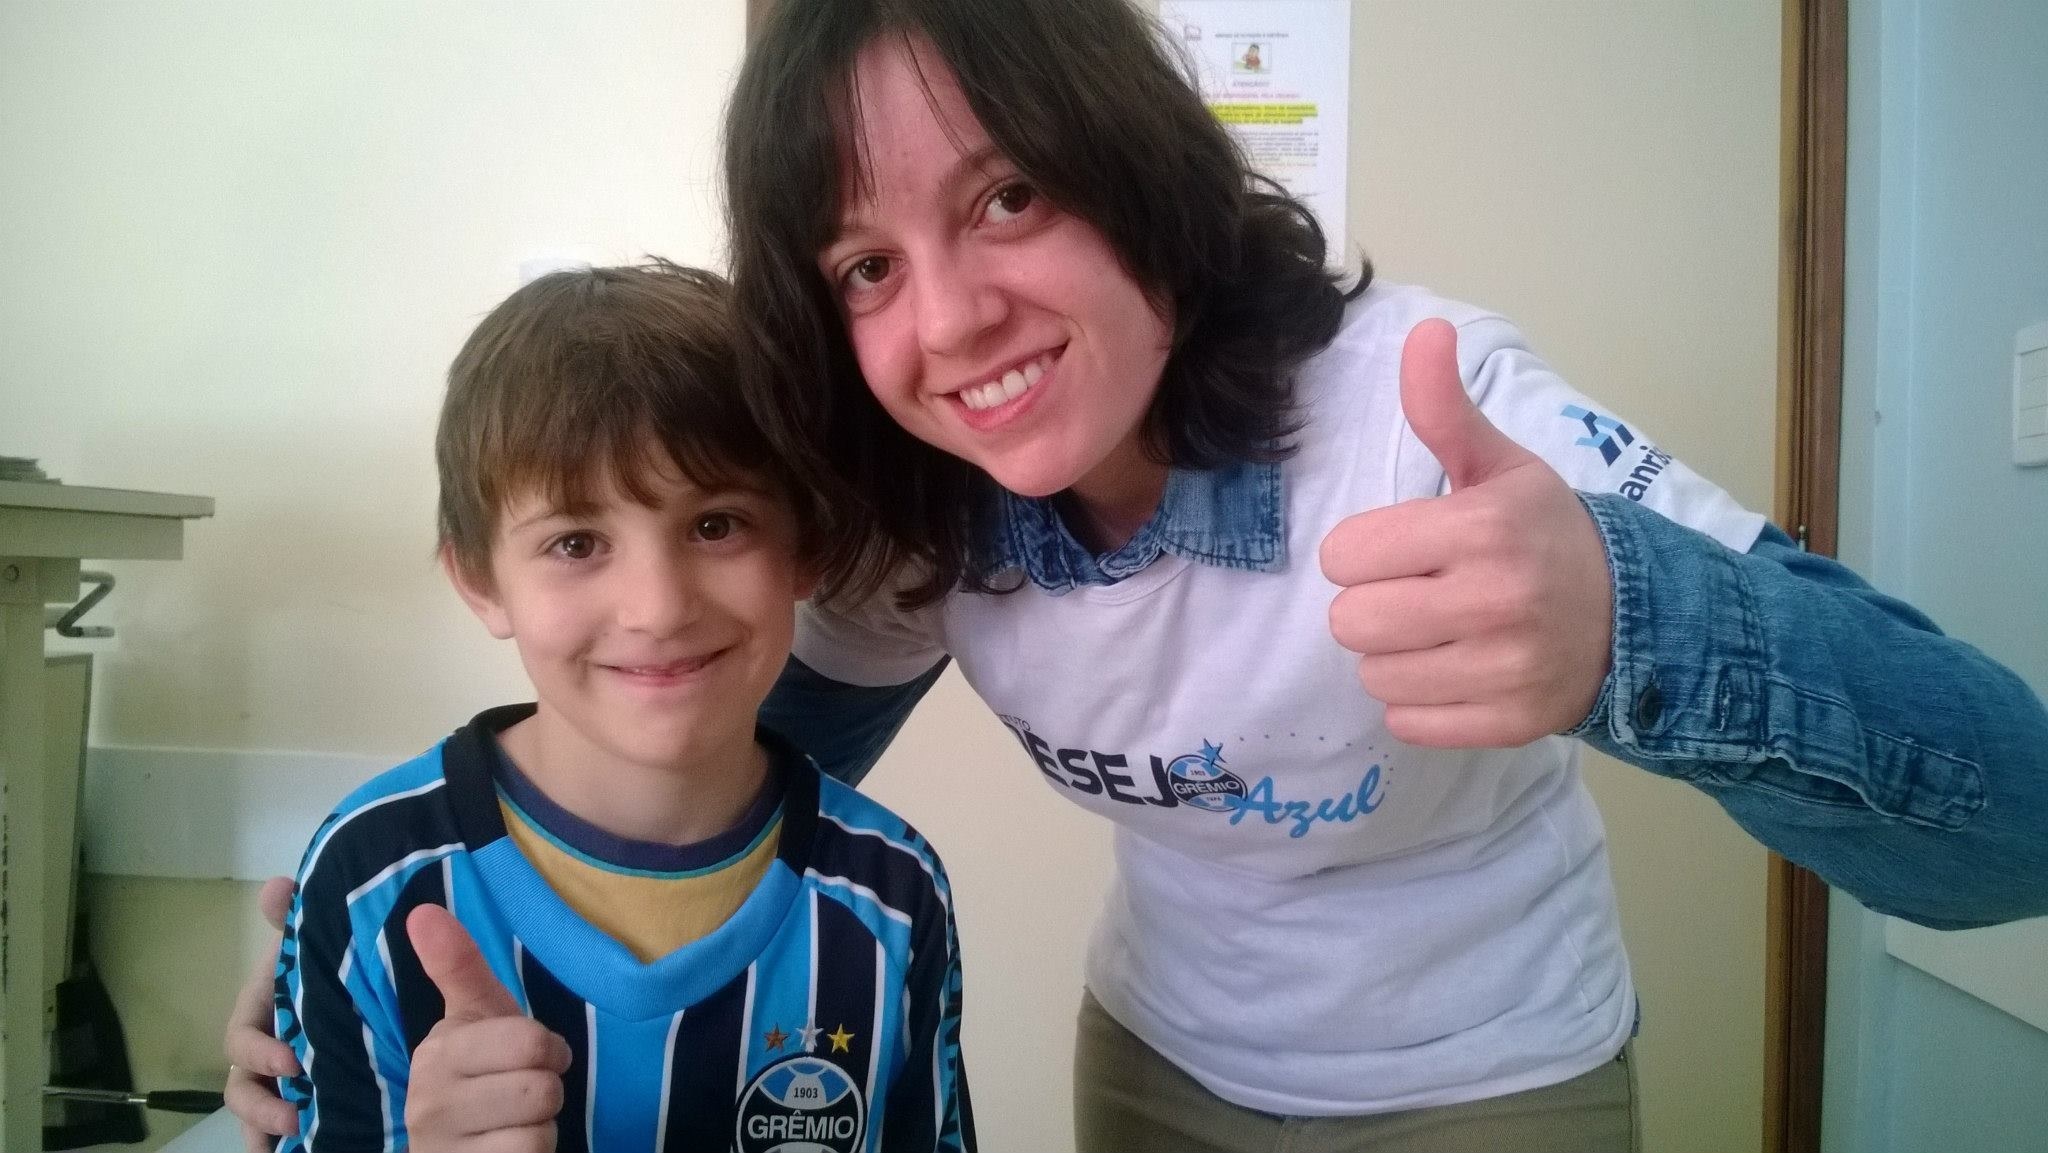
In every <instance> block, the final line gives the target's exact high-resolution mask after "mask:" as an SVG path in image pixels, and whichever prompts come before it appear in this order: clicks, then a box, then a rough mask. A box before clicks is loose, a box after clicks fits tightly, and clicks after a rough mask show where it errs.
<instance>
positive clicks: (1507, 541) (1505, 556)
mask: <svg viewBox="0 0 2048 1153" xmlns="http://www.w3.org/2000/svg"><path fill="white" fill-rule="evenodd" d="M1401 408H1402V411H1403V413H1404V414H1405V415H1406V416H1407V418H1408V425H1409V427H1410V428H1412V429H1413V430H1414V431H1415V435H1416V436H1417V437H1418V438H1419V439H1420V440H1421V441H1422V443H1423V444H1424V446H1426V447H1427V448H1428V449H1429V450H1430V452H1432V453H1434V454H1435V455H1436V458H1437V460H1438V461H1439V462H1441V463H1442V464H1443V466H1444V471H1445V472H1446V474H1447V475H1448V476H1449V478H1450V482H1451V492H1450V493H1449V494H1448V495H1445V496H1440V497H1426V498H1422V499H1418V500H1410V501H1404V502H1402V503H1401V504H1397V505H1392V506H1390V507H1387V508H1379V509H1373V510H1371V511H1369V512H1363V513H1359V514H1358V515H1356V516H1351V517H1347V518H1345V519H1344V520H1342V521H1340V522H1338V524H1337V526H1336V527H1335V528H1333V529H1331V530H1330V533H1329V535H1328V536H1326V537H1324V538H1323V547H1322V565H1323V575H1324V576H1326V577H1328V578H1329V579H1330V581H1331V582H1332V583H1334V584H1336V585H1338V586H1339V589H1340V591H1339V592H1338V594H1337V598H1336V600H1335V601H1334V602H1332V604H1331V605H1330V631H1331V633H1332V634H1333V635H1334V636H1335V637H1336V638H1337V643H1339V644H1341V645H1343V646H1344V647H1345V648H1347V649H1350V650H1352V651H1353V652H1356V653H1358V654H1359V656H1360V659H1359V665H1358V675H1359V679H1360V680H1361V681H1362V682H1364V684H1365V688H1366V691H1367V692H1369V693H1371V694H1372V695H1373V696H1374V697H1376V698H1378V699H1379V700H1381V701H1382V702H1384V703H1385V704H1386V706H1387V729H1388V731H1390V732H1391V733H1393V735H1394V736H1395V737H1396V738H1398V739H1400V740H1403V741H1406V742H1408V743H1410V744H1416V745H1433V746H1440V747H1461V748H1480V747H1509V746H1513V745H1521V744H1527V743H1528V742H1530V741H1533V740H1535V739H1536V738H1538V737H1542V736H1546V735H1548V734H1551V733H1556V732H1561V731H1563V730H1565V729H1568V728H1571V727H1573V726H1575V725H1577V724H1578V723H1579V722H1580V721H1582V720H1584V719H1585V717H1586V715H1587V713H1589V712H1591V711H1592V708H1593V702H1594V700H1595V699H1596V698H1597V697H1598V696H1599V693H1600V684H1601V682H1602V681H1603V680H1605V679H1606V676H1607V668H1608V665H1609V662H1610V659H1611V658H1610V646H1611V645H1612V643H1613V633H1614V620H1613V615H1614V587H1613V583H1612V582H1613V578H1612V577H1611V576H1610V575H1609V573H1608V569H1607V550H1606V547H1605V546H1604V545H1603V544H1602V543H1601V540H1600V533H1599V530H1598V529H1596V528H1595V527H1594V526H1593V520H1592V518H1591V517H1590V516H1589V515H1587V513H1586V510H1585V507H1584V506H1583V505H1581V504H1580V503H1579V498H1578V497H1577V495H1576V494H1574V493H1573V492H1572V490H1571V489H1570V487H1568V486H1567V485H1566V484H1565V482H1564V478H1563V477H1560V476H1559V475H1558V474H1557V473H1556V471H1555V470H1553V469H1552V468H1551V467H1550V466H1549V465H1548V464H1545V463H1544V462H1543V460H1542V458H1540V457H1538V456H1536V454H1534V453H1532V452H1530V451H1529V450H1527V449H1525V448H1523V447H1522V446H1521V445H1519V444H1516V443H1515V442H1514V441H1513V440H1511V439H1509V438H1508V436H1507V435H1506V434H1504V433H1502V432H1501V431H1500V430H1499V429H1497V428H1495V427H1494V426H1493V424H1492V422H1490V421H1488V420H1487V419H1486V416H1485V414H1483V413H1481V412H1480V411H1479V409H1478V408H1477V407H1475V406H1474V405H1473V404H1472V400H1471V398H1470V397H1469V396H1468V395H1466V392H1465V386H1464V383H1463V381H1462V380H1461V379H1460V378H1459V375H1458V335H1457V330H1456V329H1455V328H1453V327H1452V326H1451V325H1450V324H1449V323H1448V322H1446V321H1442V320H1425V321H1423V322H1422V323H1421V324H1418V325H1416V326H1415V328H1414V329H1413V330H1412V331H1411V332H1409V334H1408V342H1407V344H1406V345H1405V346H1404V347H1403V349H1402V351H1401Z"/></svg>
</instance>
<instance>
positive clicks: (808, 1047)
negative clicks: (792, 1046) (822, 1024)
mask: <svg viewBox="0 0 2048 1153" xmlns="http://www.w3.org/2000/svg"><path fill="white" fill-rule="evenodd" d="M822 1032H824V1030H823V1029H820V1028H818V1024H817V1022H815V1021H810V1022H806V1023H804V1024H802V1025H798V1026H797V1027H796V1036H797V1044H799V1045H802V1046H803V1047H804V1052H806V1053H815V1052H817V1051H818V1034H820V1033H822Z"/></svg>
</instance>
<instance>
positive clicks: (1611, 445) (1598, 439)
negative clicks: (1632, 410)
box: [1562, 404, 1636, 464]
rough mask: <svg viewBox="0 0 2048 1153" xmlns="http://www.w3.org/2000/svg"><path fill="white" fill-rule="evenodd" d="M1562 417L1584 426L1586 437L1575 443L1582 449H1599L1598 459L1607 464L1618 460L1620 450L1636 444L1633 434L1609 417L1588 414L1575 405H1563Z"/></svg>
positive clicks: (1592, 413)
mask: <svg viewBox="0 0 2048 1153" xmlns="http://www.w3.org/2000/svg"><path fill="white" fill-rule="evenodd" d="M1562 415H1563V416H1564V417H1565V418H1566V419H1568V420H1575V421H1578V422H1579V423H1580V424H1583V425H1585V426H1586V435H1584V436H1582V437H1580V438H1579V439H1578V442H1577V443H1578V444H1579V445H1580V446H1581V447H1584V448H1595V449H1599V450H1600V459H1601V460H1604V461H1606V462H1607V463H1608V464H1613V463H1614V462H1615V461H1617V460H1620V459H1621V450H1622V449H1625V448H1627V447H1628V446H1629V445H1632V444H1634V443H1635V442H1636V437H1635V434H1634V433H1632V432H1630V431H1629V430H1628V426H1627V425H1625V424H1623V423H1621V422H1620V421H1618V420H1616V419H1614V418H1613V417H1611V416H1601V415H1600V414H1599V413H1597V412H1588V411H1587V410H1585V409H1583V408H1580V407H1579V406H1578V405H1576V404H1568V405H1565V406H1564V412H1563V414H1562Z"/></svg>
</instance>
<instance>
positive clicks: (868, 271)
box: [847, 256, 889, 285]
mask: <svg viewBox="0 0 2048 1153" xmlns="http://www.w3.org/2000/svg"><path fill="white" fill-rule="evenodd" d="M847 278H848V279H850V280H854V281H857V282H859V283H860V284H861V285H873V284H880V283H881V282H882V281H884V280H887V279H888V278H889V258H888V257H886V256H866V257H862V258H861V259H860V260H858V261H856V262H855V263H854V266H853V267H852V268H851V269H850V270H848V272H847Z"/></svg>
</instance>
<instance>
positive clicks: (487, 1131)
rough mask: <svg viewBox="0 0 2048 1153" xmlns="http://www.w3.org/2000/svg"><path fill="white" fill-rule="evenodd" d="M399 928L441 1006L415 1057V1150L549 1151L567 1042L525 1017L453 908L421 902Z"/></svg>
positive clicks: (410, 1102)
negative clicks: (437, 991) (443, 1008)
mask: <svg viewBox="0 0 2048 1153" xmlns="http://www.w3.org/2000/svg"><path fill="white" fill-rule="evenodd" d="M405 932H406V936H407V938H408V939H409V940H410V941H411V942H412V949H413V953H414V954H415V955H416V956H418V957H419V959H420V967H421V968H423V969H425V970H426V973H427V976H428V977H429V978H430V979H432V980H433V982H434V985H435V987H436V988H438V989H440V990H441V999H442V1001H443V1002H444V1003H445V1005H446V1011H445V1013H444V1015H443V1016H442V1018H441V1020H440V1021H439V1022H438V1023H436V1024H435V1025H434V1027H433V1029H432V1030H431V1031H430V1032H428V1034H427V1037H426V1039H425V1040H424V1041H421V1042H420V1045H419V1048H418V1049H416V1050H414V1052H413V1055H412V1073H411V1084H410V1086H409V1088H408V1090H407V1094H406V1100H405V1126H406V1131H407V1136H408V1137H409V1138H410V1141H411V1148H412V1149H413V1150H414V1151H415V1153H444V1151H449V1150H475V1151H482V1150H486V1149H488V1150H492V1151H509V1153H552V1151H553V1149H554V1148H555V1115H556V1114H557V1113H559V1112H561V1111H562V1074H563V1073H564V1072H566V1071H567V1070H568V1068H569V1043H568V1042H566V1041H564V1040H562V1038H560V1037H559V1036H556V1035H555V1034H554V1033H551V1032H549V1031H548V1030H547V1028H546V1027H544V1026H543V1025H541V1024H540V1022H538V1021H535V1020H533V1019H532V1018H531V1017H528V1016H526V1014H525V1012H524V1011H523V1010H522V1009H520V1007H519V1002H518V1001H517V1000H516V999H514V998H513V996H512V994H511V992H509V991H508V990H507V989H506V988H505V986H504V985H503V984H501V983H500V982H499V981H498V978H497V976H496V975H495V974H494V973H492V972H491V967H490V965H489V964H488V963H487V962H485V960H484V958H483V954H482V953H480V952H478V951H477V947H476V942H475V941H473V940H471V939H470V936H469V931H468V930H466V929H464V928H463V927H462V923H461V922H459V921H457V920H456V919H455V917H454V915H453V914H451V913H449V912H448V910H446V909H444V908H442V907H441V906H439V905H421V906H420V907H419V908H417V909H414V910H413V911H412V912H411V913H410V914H408V915H407V917H406V919H405Z"/></svg>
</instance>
